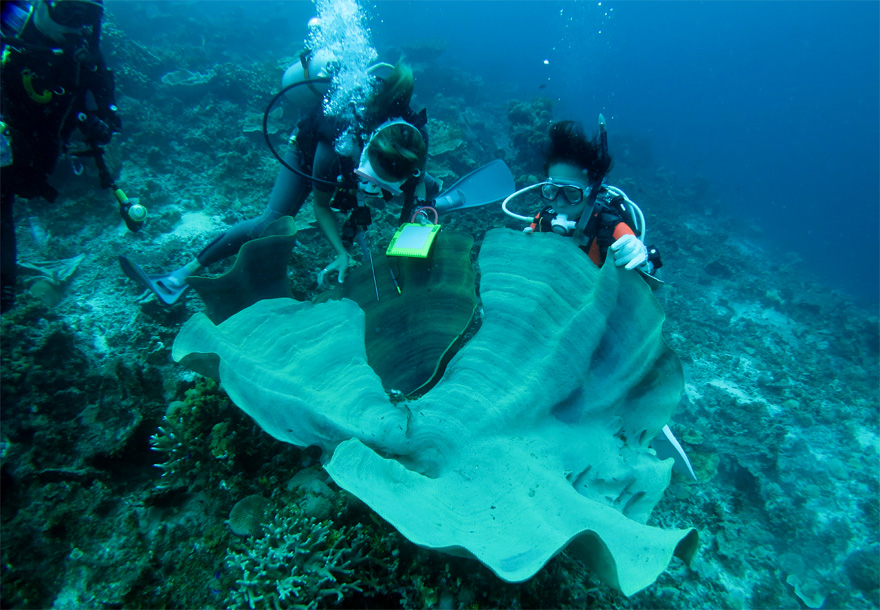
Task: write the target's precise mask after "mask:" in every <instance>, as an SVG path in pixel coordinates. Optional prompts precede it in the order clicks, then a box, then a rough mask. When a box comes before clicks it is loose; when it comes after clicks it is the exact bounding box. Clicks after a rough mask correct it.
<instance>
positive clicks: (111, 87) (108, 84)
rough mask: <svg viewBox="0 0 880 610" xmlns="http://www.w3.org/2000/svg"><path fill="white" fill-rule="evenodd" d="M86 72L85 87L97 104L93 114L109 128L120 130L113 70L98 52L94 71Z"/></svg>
mask: <svg viewBox="0 0 880 610" xmlns="http://www.w3.org/2000/svg"><path fill="white" fill-rule="evenodd" d="M86 74H88V75H89V77H88V80H87V82H86V87H87V89H88V90H89V91H91V93H92V95H93V96H94V97H95V103H96V104H97V106H98V107H97V110H95V111H94V112H95V114H96V115H97V117H98V118H99V119H101V120H102V121H104V122H105V123H107V125H108V126H110V129H111V130H113V131H114V132H117V133H118V132H121V131H122V119H121V117H120V116H119V113H118V112H117V110H116V77H115V76H114V74H113V70H111V69H110V68H108V67H107V64H106V62H105V61H104V57H103V55H101V54H98V57H97V63H96V69H95V71H94V72H91V71H87V72H86Z"/></svg>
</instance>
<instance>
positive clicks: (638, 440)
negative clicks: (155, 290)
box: [0, 0, 880, 609]
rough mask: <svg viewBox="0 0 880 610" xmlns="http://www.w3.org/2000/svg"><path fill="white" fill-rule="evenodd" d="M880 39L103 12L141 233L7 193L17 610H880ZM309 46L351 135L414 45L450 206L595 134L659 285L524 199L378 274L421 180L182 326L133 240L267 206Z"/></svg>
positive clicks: (278, 256)
mask: <svg viewBox="0 0 880 610" xmlns="http://www.w3.org/2000/svg"><path fill="white" fill-rule="evenodd" d="M68 1H69V2H73V1H75V0H65V2H68ZM316 16H317V17H318V18H319V24H320V25H319V26H317V27H316V26H314V24H313V25H312V27H311V29H310V27H309V25H308V24H309V20H310V19H311V18H313V17H316ZM878 26H880V4H878V3H876V2H630V1H627V2H607V1H605V0H603V1H601V2H596V1H592V2H580V1H570V2H558V1H503V0H499V1H469V2H453V1H449V2H446V1H434V0H425V1H421V0H414V1H387V0H376V1H374V2H357V1H356V0H315V1H313V2H306V1H290V2H281V1H262V0H254V1H248V2H220V1H216V2H215V1H203V0H199V1H187V2H183V1H171V0H169V1H160V2H147V1H138V2H127V1H122V0H105V2H104V24H103V28H102V31H101V48H102V50H103V54H104V57H105V59H106V61H107V64H108V66H109V67H110V68H111V69H112V70H113V71H114V74H115V81H116V101H117V104H118V107H119V114H120V116H121V118H122V131H121V133H119V134H115V135H114V136H113V139H112V142H111V143H110V144H108V145H106V146H105V147H104V158H105V159H106V161H107V164H108V166H109V167H110V171H111V172H112V175H113V179H114V181H115V184H118V185H119V187H120V188H121V189H124V190H125V192H126V193H127V194H128V197H131V198H132V199H133V200H134V201H139V202H140V203H142V204H143V205H144V206H146V208H147V210H148V216H147V220H146V222H145V223H144V225H143V227H142V228H141V229H140V230H138V231H130V230H129V228H130V226H129V227H128V228H127V226H126V224H125V222H123V220H122V219H120V217H119V214H118V206H117V201H116V199H114V197H113V194H112V193H111V192H110V190H107V189H101V188H100V186H99V174H98V171H97V170H96V169H95V167H94V164H93V163H92V162H91V160H90V159H89V158H84V159H82V161H83V162H82V164H81V166H80V165H78V164H77V163H76V162H70V159H69V158H68V157H63V158H62V159H61V161H60V162H59V164H58V168H57V169H56V171H55V173H54V174H53V175H52V177H51V182H52V184H53V185H55V186H56V187H57V188H58V190H59V191H60V196H59V197H58V199H57V200H56V201H55V202H54V203H51V204H50V203H48V202H46V201H45V200H42V199H40V198H35V199H22V198H19V199H17V200H16V201H15V208H14V209H15V225H16V233H17V238H18V262H19V273H20V278H19V281H18V286H17V300H16V305H15V307H13V308H12V309H11V310H9V311H8V312H5V313H3V315H2V326H0V332H2V335H0V357H2V362H0V364H2V367H0V374H2V376H0V409H2V411H0V417H2V419H0V424H2V426H0V485H2V488H0V519H2V522H0V552H2V561H0V585H2V586H0V607H3V608H49V607H52V608H81V607H186V608H220V607H230V608H263V607H274V608H295V607H297V608H299V607H306V608H329V607H362V608H363V607H366V608H394V607H403V608H437V607H442V608H488V607H493V608H494V607H505V608H593V607H595V608H621V609H624V608H702V607H736V608H803V607H807V608H817V609H818V608H880V387H878V383H880V382H878V379H880V365H878V359H880V326H878V324H880V323H878V306H880V237H878V235H880V153H878V143H880V126H878V108H880V83H878V78H877V75H878V74H880V28H878ZM6 42H7V41H6V39H4V43H6ZM306 45H309V46H311V47H312V49H313V50H315V49H322V50H325V51H328V52H330V53H332V54H333V56H335V57H337V58H338V59H340V65H341V66H342V67H341V68H340V69H339V70H338V71H337V72H335V74H334V77H333V82H332V86H330V88H329V90H328V92H327V93H326V95H325V97H324V98H323V101H322V102H317V103H316V104H320V103H323V105H322V106H319V105H315V106H314V109H318V108H322V109H323V112H324V114H325V115H327V116H336V117H340V118H341V119H349V118H351V117H353V116H354V115H353V114H352V113H353V112H354V111H355V109H357V111H358V112H362V111H363V105H364V104H365V103H366V102H365V100H366V99H367V96H366V93H365V91H366V88H367V86H368V85H369V84H370V83H371V82H373V81H372V80H371V78H372V76H370V74H372V72H368V70H373V68H372V66H374V64H375V63H376V62H379V61H381V62H388V63H391V64H395V63H396V62H397V61H398V60H400V59H401V58H403V59H405V60H406V62H407V63H408V64H409V65H410V66H411V67H412V70H413V74H414V77H415V90H414V96H413V98H412V107H413V108H414V109H415V110H420V109H421V108H425V109H426V111H427V123H426V126H425V129H426V130H427V133H428V134H429V138H428V139H429V142H428V144H429V145H428V156H427V166H426V168H425V169H426V171H427V172H428V173H429V174H430V175H431V176H433V177H434V178H436V179H438V180H439V181H442V183H443V184H444V185H445V187H446V188H448V187H449V186H450V185H453V184H456V183H457V182H458V181H459V180H461V179H463V178H464V177H466V176H468V174H470V172H472V171H473V170H476V169H477V168H480V167H483V166H486V165H487V164H490V163H493V162H494V163H496V165H495V166H494V167H495V168H496V169H497V168H498V165H497V162H498V160H501V161H503V162H504V163H505V164H506V166H507V167H508V168H509V169H510V173H511V174H512V179H513V183H514V184H513V185H511V186H510V188H508V187H507V186H505V187H504V188H508V190H513V189H523V188H526V187H529V186H532V185H535V184H537V183H540V182H542V181H543V180H544V179H545V177H546V173H545V167H544V154H545V152H546V148H547V143H548V131H549V129H550V126H551V125H553V124H556V123H558V122H560V121H564V120H576V121H580V122H582V124H583V125H584V127H585V130H586V132H587V134H588V135H589V136H592V135H593V133H595V132H596V131H597V130H598V124H599V123H598V121H599V117H600V115H601V116H602V117H603V119H604V121H605V126H606V128H607V139H608V148H609V151H610V154H611V155H612V157H613V161H614V164H613V167H612V169H611V171H610V173H609V174H608V175H607V177H606V184H607V185H609V186H612V187H616V188H618V189H621V190H622V192H625V195H626V196H628V197H629V198H630V199H631V200H632V201H634V202H636V203H637V204H638V208H640V209H641V210H642V212H643V213H644V227H643V230H644V231H645V232H646V234H647V237H646V238H645V241H646V244H647V245H648V246H653V247H656V249H657V250H658V251H659V253H660V255H661V256H662V261H663V266H662V269H660V271H659V274H658V277H659V278H660V279H661V280H662V282H663V285H662V286H661V287H660V288H658V289H656V290H652V288H651V287H649V284H648V282H647V281H643V279H642V276H640V275H639V274H638V273H637V272H635V271H628V270H625V269H623V268H622V267H615V266H614V265H611V264H607V263H606V264H605V265H603V266H601V267H599V266H596V265H593V264H592V263H591V262H590V260H589V259H588V258H587V256H585V255H584V252H582V251H581V250H579V249H578V248H577V247H576V246H575V245H574V244H573V243H572V242H573V240H571V239H568V238H563V237H560V236H558V235H555V234H553V233H552V232H548V233H547V234H543V233H535V234H529V233H528V232H523V229H524V228H525V227H526V226H527V225H528V222H523V221H521V220H516V219H514V218H512V217H511V216H510V215H506V214H505V213H504V211H503V210H502V206H501V203H500V201H494V202H492V203H489V204H486V205H481V206H474V207H465V208H463V209H459V210H452V211H445V210H443V209H441V210H440V214H439V223H440V225H441V230H440V231H439V232H437V233H436V234H435V235H432V239H434V238H435V241H434V242H429V247H430V248H433V249H432V250H431V254H430V256H429V257H428V258H425V259H419V258H397V257H394V256H386V255H385V252H386V248H389V245H391V246H392V247H393V246H394V242H395V241H396V240H397V239H398V237H397V236H396V231H397V228H398V217H399V216H400V215H401V213H402V212H401V205H400V202H399V200H398V199H399V198H398V199H393V198H392V199H388V200H385V199H381V198H372V199H370V200H369V202H370V205H369V209H370V211H371V223H370V224H369V227H368V229H367V230H366V232H365V234H364V235H362V236H360V237H363V238H364V241H363V244H362V245H359V244H358V241H357V239H356V240H355V243H354V244H352V245H350V246H349V248H348V250H349V252H350V253H351V256H352V265H351V267H350V269H349V270H348V276H347V278H346V279H345V282H344V283H342V284H339V283H337V282H336V281H335V276H332V280H331V281H330V282H328V283H323V284H322V283H319V281H320V279H321V278H323V277H324V275H325V274H326V271H327V268H328V267H329V266H331V264H332V263H333V261H334V258H335V257H336V253H335V252H334V250H333V248H332V247H331V246H330V245H329V244H328V243H327V241H326V240H325V239H324V237H323V235H322V232H321V230H320V227H319V225H318V223H317V222H316V220H315V219H316V211H315V210H316V209H317V207H318V206H317V204H314V198H310V199H309V200H308V201H307V202H306V204H305V206H304V207H303V209H302V211H300V212H299V213H298V214H297V215H296V217H295V219H291V218H290V217H289V216H282V217H281V218H280V219H278V220H275V221H274V222H272V223H271V224H269V223H267V225H268V226H267V227H266V228H265V231H264V232H262V233H261V234H260V235H259V236H253V237H255V238H254V239H251V240H250V241H248V242H247V244H246V245H245V246H244V247H242V248H241V250H240V252H239V253H238V255H237V257H236V258H235V259H232V260H228V261H226V262H224V263H222V264H215V265H211V266H210V268H207V269H200V270H199V271H198V272H197V273H194V274H193V275H192V277H190V278H188V280H187V281H188V285H189V286H191V288H190V289H189V290H188V291H187V292H186V293H185V294H184V295H183V297H182V298H180V299H179V300H178V301H177V302H175V303H173V304H172V305H167V304H165V303H163V302H162V301H160V300H159V299H157V298H156V296H155V295H154V294H152V293H151V292H150V291H149V290H148V291H143V290H142V289H141V288H140V287H138V286H137V285H136V284H135V283H134V282H132V281H131V280H129V279H128V278H127V277H126V274H124V273H123V270H122V269H121V268H120V264H119V257H120V255H122V256H124V257H126V259H127V260H128V259H131V260H137V261H138V263H139V264H140V265H142V267H143V269H144V270H145V273H146V274H157V273H159V272H162V271H169V270H172V269H175V268H180V266H181V265H185V263H186V261H187V260H189V259H191V258H192V257H193V256H194V255H196V254H197V253H199V252H200V251H202V250H203V249H204V248H206V246H208V245H209V244H210V243H211V242H212V240H213V239H214V238H215V237H217V236H218V235H221V234H222V233H223V232H224V231H227V230H229V229H230V228H231V227H233V226H234V225H236V223H239V222H241V221H244V220H248V219H253V218H255V217H258V216H260V214H262V213H263V210H264V209H265V207H266V202H267V201H268V199H269V197H270V193H271V192H272V190H273V185H275V180H276V176H277V175H278V173H279V171H280V170H281V166H280V164H279V163H278V161H277V159H276V157H275V156H273V154H272V153H271V152H270V150H269V148H268V147H267V146H266V141H267V140H268V141H269V142H270V143H271V146H272V147H273V148H275V149H276V151H277V152H279V153H280V154H281V155H283V154H284V152H285V151H286V150H287V146H288V145H289V144H290V143H291V142H294V143H295V142H296V140H293V139H291V140H288V138H289V136H290V135H291V133H292V131H293V130H294V127H295V126H296V125H297V124H298V122H299V121H300V120H301V119H303V118H304V117H305V116H306V114H307V111H308V110H309V109H308V108H306V109H304V108H302V107H299V106H297V105H296V104H295V103H292V102H291V100H290V98H286V97H283V96H282V97H280V98H279V99H278V100H276V103H275V104H274V105H273V106H272V107H271V108H268V105H269V103H270V101H271V100H273V97H274V96H276V94H278V93H279V91H280V89H281V87H282V75H283V74H284V73H285V71H286V70H287V69H288V67H289V66H291V65H296V64H297V62H298V61H299V59H298V54H299V53H300V51H301V50H302V49H303V48H304V46H306ZM4 69H7V68H6V67H4ZM23 78H24V76H23ZM318 84H320V83H318ZM300 91H302V88H300ZM321 93H322V92H319V93H318V95H320V94H321ZM37 97H39V96H37ZM316 99H317V98H316ZM268 110H271V111H270V112H267V111H268ZM300 136H301V133H299V134H298V137H300ZM343 140H344V138H340V139H339V140H337V141H336V146H337V147H336V150H337V151H340V150H341V149H342V143H343ZM78 144H81V143H77V142H74V143H73V145H72V146H73V148H75V147H76V146H77V145H78ZM73 170H76V171H73ZM371 171H372V170H371ZM483 175H484V176H485V175H488V174H483ZM508 180H509V178H508ZM472 184H473V183H472ZM505 184H506V183H505ZM536 188H537V187H536ZM505 192H506V191H505ZM533 195H534V192H533V193H532V194H531V195H527V194H524V195H523V196H521V197H519V198H518V199H516V200H515V201H516V203H515V204H511V205H515V206H516V209H517V210H518V211H519V212H520V213H521V214H525V215H526V216H525V217H527V218H530V217H532V216H534V214H535V213H537V212H538V210H540V209H541V207H542V206H543V205H544V204H543V203H541V201H540V199H539V198H538V197H537V196H533ZM317 213H320V212H317ZM337 220H338V221H339V223H340V225H341V224H342V222H343V221H344V220H345V218H344V216H342V215H337ZM422 228H424V227H422ZM642 236H643V237H644V236H645V233H642ZM130 269H131V267H130V266H129V268H128V270H127V271H126V273H128V274H129V277H130V276H131V274H130V273H129V272H130ZM148 279H149V278H148ZM667 431H669V433H670V434H672V433H674V436H675V439H676V443H680V451H681V452H682V453H684V454H686V455H687V457H688V460H689V462H688V463H687V464H685V463H684V462H683V461H682V460H681V457H680V455H679V454H678V453H677V452H676V451H675V449H674V446H673V445H671V444H670V442H669V441H668V440H667V439H668V437H667V436H666V434H667ZM664 447H665V448H666V449H664ZM670 447H672V449H669V448H670ZM666 450H668V451H671V453H665V452H664V451H666ZM669 455H676V456H677V458H678V461H677V462H675V467H673V461H672V460H669V459H660V458H661V457H666V456H669Z"/></svg>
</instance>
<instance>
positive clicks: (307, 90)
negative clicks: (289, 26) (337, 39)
mask: <svg viewBox="0 0 880 610" xmlns="http://www.w3.org/2000/svg"><path fill="white" fill-rule="evenodd" d="M337 68H338V63H337V62H336V57H335V56H334V55H333V53H331V52H330V51H328V50H326V49H318V50H317V51H314V52H313V51H311V50H309V49H306V50H304V51H303V52H301V53H300V54H299V61H297V62H295V63H293V64H291V66H290V67H289V68H287V71H286V72H285V73H284V76H283V77H281V87H282V89H287V87H291V85H294V84H296V83H301V82H304V81H311V80H314V79H325V78H326V79H327V81H326V82H310V83H309V84H307V85H305V86H303V87H291V88H290V89H288V90H287V93H286V94H285V97H286V99H287V100H288V101H289V102H290V103H292V104H293V105H294V106H296V107H297V108H302V109H303V110H311V109H313V108H316V107H317V106H319V105H320V104H321V102H322V101H323V99H324V94H326V93H327V91H329V90H330V77H331V76H332V75H333V73H334V72H335V71H336V70H337Z"/></svg>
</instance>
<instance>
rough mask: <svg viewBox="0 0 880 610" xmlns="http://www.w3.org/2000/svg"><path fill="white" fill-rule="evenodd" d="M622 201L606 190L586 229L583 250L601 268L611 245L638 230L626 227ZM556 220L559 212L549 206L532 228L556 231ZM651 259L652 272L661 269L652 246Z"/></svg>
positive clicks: (657, 255)
mask: <svg viewBox="0 0 880 610" xmlns="http://www.w3.org/2000/svg"><path fill="white" fill-rule="evenodd" d="M623 201H624V199H623V197H614V198H611V195H610V193H608V191H606V190H604V189H603V190H602V192H601V193H600V194H599V197H598V198H597V200H596V207H595V208H594V209H593V216H592V218H590V220H589V221H588V222H587V226H586V228H585V229H584V236H585V237H586V238H587V243H586V244H585V245H583V246H581V250H583V251H584V252H586V253H587V255H588V256H589V257H590V260H592V261H593V262H594V263H595V264H596V265H599V266H601V265H602V264H603V263H604V262H605V257H606V256H607V254H608V247H609V246H610V245H611V244H613V243H614V242H615V241H617V240H618V239H620V238H621V237H623V236H624V235H635V231H633V229H632V227H630V226H629V224H627V221H626V219H625V218H624V214H623V212H622V211H621V207H620V204H621V203H622V202H623ZM554 218H556V212H555V211H554V210H553V206H547V207H545V208H544V209H543V210H541V211H540V212H538V214H537V215H536V216H535V218H534V220H533V221H532V224H531V225H530V226H531V228H532V230H533V231H538V232H546V231H553V230H554V227H553V224H552V222H553V219H554ZM648 260H649V261H650V262H651V264H652V269H655V270H656V269H659V268H660V267H661V266H662V262H661V260H660V254H659V253H658V252H657V249H656V248H654V247H653V246H649V247H648Z"/></svg>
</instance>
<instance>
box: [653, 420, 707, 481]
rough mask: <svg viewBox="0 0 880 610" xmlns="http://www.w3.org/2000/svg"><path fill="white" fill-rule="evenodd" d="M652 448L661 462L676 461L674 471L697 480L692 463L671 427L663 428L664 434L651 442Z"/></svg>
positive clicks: (673, 466)
mask: <svg viewBox="0 0 880 610" xmlns="http://www.w3.org/2000/svg"><path fill="white" fill-rule="evenodd" d="M651 447H653V448H654V451H656V452H657V457H659V458H660V459H661V460H666V459H669V458H673V459H674V460H675V463H674V464H673V465H672V469H673V470H675V471H676V472H679V473H681V474H683V475H685V476H690V477H691V478H693V480H694V481H696V480H697V475H696V474H694V468H693V466H691V461H690V460H689V459H688V456H687V454H686V453H685V452H684V449H682V447H681V445H680V444H679V442H678V439H676V438H675V435H674V434H673V433H672V430H670V428H669V426H663V432H662V433H661V434H658V435H657V437H656V438H655V439H654V440H653V441H651Z"/></svg>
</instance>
